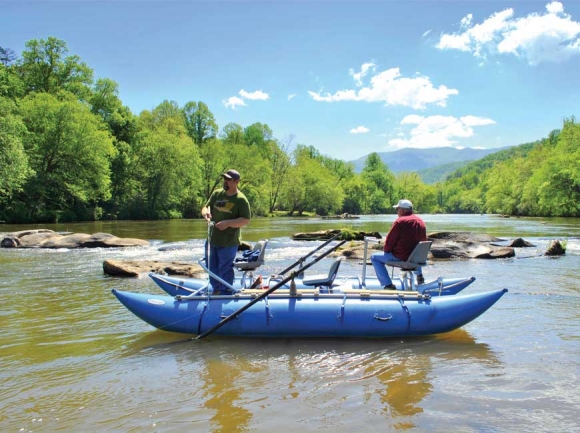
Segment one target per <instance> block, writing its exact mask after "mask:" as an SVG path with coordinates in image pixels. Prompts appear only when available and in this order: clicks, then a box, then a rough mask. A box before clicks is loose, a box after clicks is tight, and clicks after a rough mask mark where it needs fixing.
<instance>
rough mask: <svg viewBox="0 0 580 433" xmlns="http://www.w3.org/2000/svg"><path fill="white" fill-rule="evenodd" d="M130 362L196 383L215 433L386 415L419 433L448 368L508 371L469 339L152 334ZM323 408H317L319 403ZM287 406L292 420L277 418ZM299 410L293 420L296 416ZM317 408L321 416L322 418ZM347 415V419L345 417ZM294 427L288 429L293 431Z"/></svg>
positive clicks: (134, 347) (133, 349) (135, 346)
mask: <svg viewBox="0 0 580 433" xmlns="http://www.w3.org/2000/svg"><path fill="white" fill-rule="evenodd" d="M125 352H126V353H125V356H132V357H134V356H137V357H145V358H165V360H164V361H163V363H164V364H167V363H168V361H169V359H171V360H172V361H171V363H175V365H176V369H177V371H178V372H179V373H178V374H180V375H182V376H185V375H187V376H188V377H191V376H192V374H195V375H196V376H195V377H196V379H195V380H194V382H195V383H192V384H190V386H192V387H195V388H196V391H195V397H194V398H195V400H196V401H197V402H198V404H199V405H200V407H202V408H204V409H206V410H208V411H209V412H208V413H206V414H205V416H206V417H208V423H209V424H210V426H211V428H212V430H214V431H247V430H248V429H250V428H251V427H252V426H255V425H256V423H259V425H260V426H262V425H263V423H264V422H266V421H265V420H264V418H265V417H267V414H272V413H276V416H277V417H278V421H279V422H282V423H283V424H284V418H285V417H288V418H289V422H290V421H292V420H293V421H296V419H293V418H292V417H293V416H294V417H296V416H298V417H299V418H300V420H301V421H304V422H306V421H307V420H310V421H314V420H315V421H316V422H317V423H318V424H319V425H320V424H323V425H326V426H328V425H332V424H333V423H337V425H341V424H340V423H339V422H338V420H340V419H341V418H343V417H345V413H349V412H350V413H352V412H351V411H352V410H353V409H355V408H362V407H363V406H365V405H367V404H370V407H376V408H380V412H378V415H377V416H380V418H382V419H383V420H384V421H386V422H388V423H389V425H390V426H391V427H392V428H396V429H403V430H404V429H411V428H415V427H416V425H415V424H414V422H413V417H414V416H415V415H417V414H419V413H422V412H423V410H424V406H425V403H424V402H425V399H426V398H427V397H428V396H429V395H430V394H431V393H432V391H433V387H434V386H433V383H432V380H433V379H437V378H438V373H437V368H438V366H440V365H445V364H448V363H465V361H469V362H471V363H481V364H482V365H483V366H484V367H488V368H489V367H497V366H499V365H500V364H501V363H500V361H499V360H498V358H497V357H496V355H495V354H494V352H493V351H492V350H491V349H490V348H489V346H488V345H487V344H485V343H480V342H477V341H476V340H475V339H474V338H473V337H472V336H471V335H470V334H469V333H468V332H467V331H465V330H463V329H460V330H457V331H454V332H451V333H447V334H443V335H440V336H435V337H426V338H416V339H405V340H395V339H372V340H361V339H356V340H349V339H344V340H336V339H335V340H333V339H286V340H284V339H282V340H278V339H277V340H269V339H258V340H254V339H232V338H213V339H212V338H208V339H207V340H203V341H191V340H184V339H183V337H180V336H176V335H172V334H167V333H163V332H157V331H155V332H152V333H150V334H147V335H145V336H143V337H142V338H141V339H139V340H136V341H134V342H133V343H131V344H130V345H128V346H127V348H126V351H125ZM314 401H315V402H316V403H315V404H313V402H314ZM280 404H284V407H285V408H287V411H288V412H286V414H285V415H283V414H282V415H281V414H279V413H278V412H277V408H278V406H279V405H280ZM294 406H296V407H297V408H300V409H297V410H299V414H298V415H297V414H296V413H294V415H292V413H293V407H294ZM314 406H316V407H317V409H316V410H314V409H312V408H313V407H314ZM345 411H346V412H345ZM287 425H288V424H287Z"/></svg>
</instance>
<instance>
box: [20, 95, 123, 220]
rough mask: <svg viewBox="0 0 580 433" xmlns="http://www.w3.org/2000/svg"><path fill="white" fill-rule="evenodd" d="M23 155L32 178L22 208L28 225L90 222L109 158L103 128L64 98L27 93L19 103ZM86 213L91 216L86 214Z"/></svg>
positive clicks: (105, 190)
mask: <svg viewBox="0 0 580 433" xmlns="http://www.w3.org/2000/svg"><path fill="white" fill-rule="evenodd" d="M21 108H22V115H23V119H24V123H25V124H26V127H27V129H28V134H27V135H26V136H25V140H24V147H25V149H26V152H27V155H28V158H29V162H30V166H31V168H32V169H33V170H34V175H33V176H32V177H30V178H29V180H28V182H27V184H26V188H25V191H26V192H25V195H24V197H23V200H24V203H25V204H26V205H27V206H28V218H29V220H31V221H38V220H48V221H57V220H59V219H60V218H61V215H62V218H63V219H92V218H94V217H96V216H98V211H97V210H96V209H98V204H99V202H100V200H106V199H108V198H109V182H110V180H109V174H110V172H109V159H110V157H111V156H112V155H113V154H114V151H115V149H114V147H113V144H112V140H111V137H110V135H109V133H108V131H107V129H106V126H105V125H104V123H103V122H102V121H101V120H100V119H99V118H98V117H97V116H95V115H93V114H92V113H91V112H90V110H89V108H88V107H87V106H86V105H85V104H83V103H81V102H78V101H77V100H75V98H74V96H73V95H71V94H70V93H66V92H61V93H59V94H58V95H50V94H47V93H33V94H31V95H29V96H27V97H26V98H25V99H24V100H22V104H21ZM91 212H92V214H91Z"/></svg>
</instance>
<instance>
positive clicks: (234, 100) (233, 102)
mask: <svg viewBox="0 0 580 433" xmlns="http://www.w3.org/2000/svg"><path fill="white" fill-rule="evenodd" d="M223 103H224V105H225V106H226V108H231V109H232V110H235V109H236V107H238V106H241V107H245V106H246V103H245V102H244V100H243V99H241V98H238V97H237V96H230V97H229V98H228V99H224V101H223Z"/></svg>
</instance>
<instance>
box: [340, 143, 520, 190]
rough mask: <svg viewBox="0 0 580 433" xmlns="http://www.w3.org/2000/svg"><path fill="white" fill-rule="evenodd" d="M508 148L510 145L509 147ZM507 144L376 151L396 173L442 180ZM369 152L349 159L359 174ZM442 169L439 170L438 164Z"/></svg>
mask: <svg viewBox="0 0 580 433" xmlns="http://www.w3.org/2000/svg"><path fill="white" fill-rule="evenodd" d="M508 147H509V146H508ZM508 147H501V148H494V149H473V148H467V147H466V148H464V149H456V148H454V147H437V148H433V149H412V148H407V149H401V150H395V151H393V152H376V153H377V155H378V156H379V158H380V159H381V161H382V162H383V163H384V164H386V165H387V166H388V167H389V170H391V171H392V172H394V173H400V172H403V171H415V172H417V173H418V174H419V176H421V178H422V179H423V181H424V182H425V183H434V182H437V181H439V180H442V179H444V178H445V176H447V174H449V173H451V172H453V171H454V170H456V169H458V168H460V167H462V166H464V165H467V164H469V163H470V162H473V161H476V160H478V159H481V158H483V157H485V156H487V155H489V154H492V153H495V152H499V151H501V150H504V149H507V148H508ZM368 156H369V155H366V156H363V157H361V158H358V159H356V160H354V161H350V163H352V164H353V165H354V171H355V172H356V173H360V172H361V171H362V170H363V168H364V165H365V162H366V159H367V158H368ZM439 166H441V167H440V169H436V167H439Z"/></svg>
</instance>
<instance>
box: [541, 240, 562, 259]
mask: <svg viewBox="0 0 580 433" xmlns="http://www.w3.org/2000/svg"><path fill="white" fill-rule="evenodd" d="M565 254H566V248H564V246H563V245H562V243H561V242H560V241H559V240H557V241H552V242H550V245H548V249H547V250H546V252H545V253H544V255H545V256H563V255H565Z"/></svg>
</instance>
